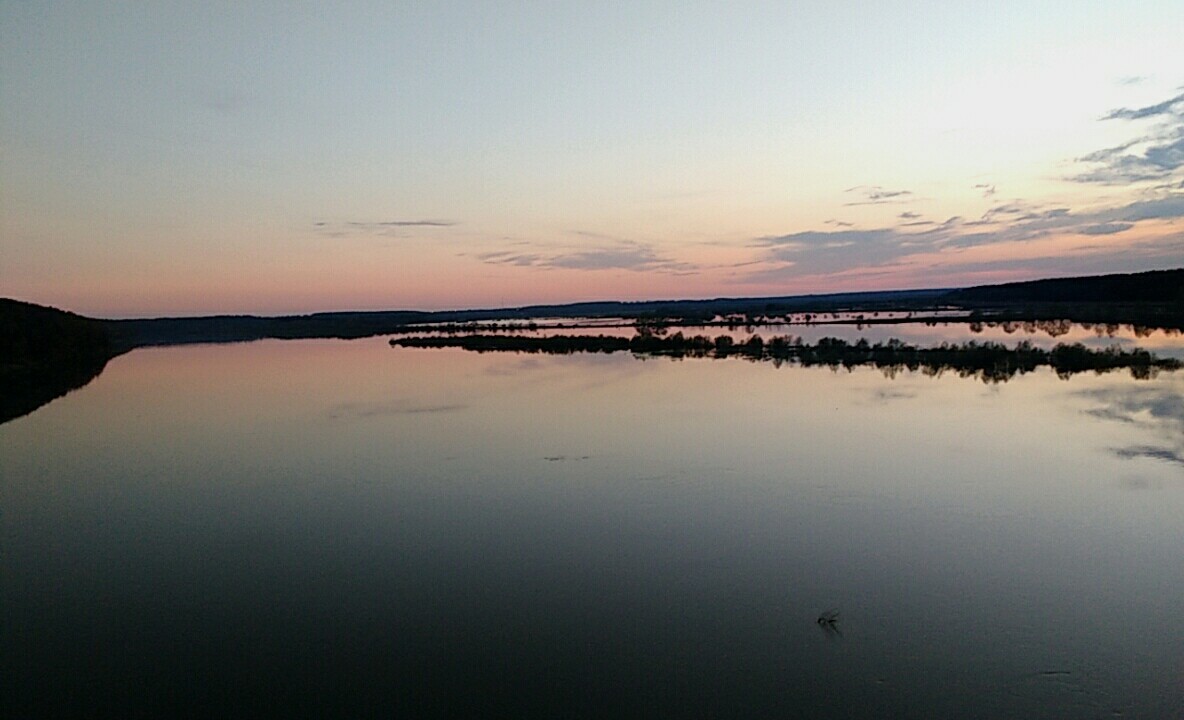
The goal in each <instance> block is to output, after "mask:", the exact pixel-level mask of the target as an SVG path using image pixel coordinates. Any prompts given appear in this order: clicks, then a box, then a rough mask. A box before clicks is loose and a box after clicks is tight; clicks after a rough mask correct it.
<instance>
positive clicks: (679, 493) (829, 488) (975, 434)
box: [0, 339, 1184, 718]
mask: <svg viewBox="0 0 1184 720" xmlns="http://www.w3.org/2000/svg"><path fill="white" fill-rule="evenodd" d="M1182 549H1184V373H1174V374H1172V373H1165V374H1161V375H1160V376H1159V377H1158V378H1156V379H1153V380H1147V381H1135V380H1133V379H1131V378H1130V376H1129V375H1127V374H1125V373H1112V374H1109V375H1103V376H1095V375H1084V376H1076V377H1074V378H1073V379H1071V380H1068V381H1065V380H1059V379H1057V378H1056V377H1055V375H1054V374H1053V373H1052V372H1051V371H1039V372H1036V373H1033V374H1031V375H1027V376H1023V377H1020V378H1017V379H1015V380H1013V381H1011V382H1008V383H1006V384H1002V385H990V386H988V385H984V384H982V383H980V382H977V381H974V380H970V379H959V378H956V377H951V376H944V377H940V378H929V377H924V376H922V375H920V374H907V373H906V374H904V375H902V376H899V377H897V378H895V379H892V380H890V379H887V378H885V377H884V376H883V375H881V374H880V373H879V372H877V371H875V370H872V369H856V370H855V371H853V372H846V371H839V372H837V373H834V372H832V371H830V370H828V369H802V368H794V367H783V368H780V369H777V368H774V367H772V366H771V365H769V364H754V363H748V362H743V361H738V360H735V361H733V360H720V361H713V360H686V361H681V362H674V361H669V360H665V359H651V360H644V361H643V360H638V359H634V358H632V357H629V356H625V355H614V356H580V355H572V356H557V357H553V356H541V357H540V356H530V357H523V356H515V355H476V354H467V353H464V352H463V351H452V350H426V351H416V350H396V349H391V348H389V347H387V346H386V343H385V340H383V339H373V340H365V341H352V342H337V341H301V342H260V343H253V344H247V345H228V346H205V347H186V348H171V349H156V350H138V351H135V352H133V353H130V354H128V355H125V356H122V357H119V358H116V359H115V360H113V361H112V362H111V363H110V364H109V365H108V367H107V369H106V370H105V371H104V373H103V375H102V376H100V377H99V378H98V379H97V380H96V381H94V382H93V383H91V384H90V385H88V386H87V387H85V388H83V389H82V390H80V391H77V392H75V393H73V394H71V395H69V396H67V397H66V398H63V399H61V400H57V401H55V402H53V403H51V404H50V405H48V406H45V407H44V408H42V409H40V410H38V411H37V412H35V413H33V414H32V415H29V416H27V417H24V418H22V419H19V420H16V421H14V422H11V423H8V424H5V425H3V426H0V608H2V613H0V703H2V705H0V715H3V716H5V717H53V716H87V715H94V716H98V715H100V714H102V715H111V714H112V713H113V712H114V713H117V714H122V715H123V716H125V717H136V716H142V717H160V716H166V715H184V714H190V715H194V716H203V717H205V716H227V715H253V714H262V713H264V712H267V713H270V714H276V713H280V714H288V715H292V716H301V715H304V716H325V715H342V716H365V715H368V714H370V713H373V712H375V711H386V710H389V709H394V710H397V711H403V712H404V714H406V715H409V716H413V715H452V716H456V717H469V716H482V715H486V716H495V715H500V716H510V717H521V716H527V715H547V716H559V717H604V716H612V715H623V714H635V715H636V714H641V713H645V714H649V715H653V716H666V717H766V716H775V717H778V716H779V717H810V718H826V717H841V718H879V717H918V718H944V717H968V718H975V717H980V718H996V717H1016V718H1077V717H1080V718H1096V717H1111V716H1115V714H1116V713H1120V714H1121V716H1122V717H1128V718H1130V717H1140V718H1164V717H1175V716H1177V715H1178V713H1179V710H1180V708H1182V707H1184V605H1182V604H1181V601H1180V598H1181V597H1184V563H1181V562H1180V557H1181V550H1182ZM832 608H835V609H838V610H839V612H840V616H839V618H840V619H839V620H838V622H837V623H836V625H835V631H834V632H831V631H829V630H828V629H827V628H823V627H820V626H819V625H818V624H817V623H816V622H815V620H816V618H817V617H818V615H819V614H820V613H822V612H824V611H826V610H829V609H832ZM381 714H384V715H389V714H390V713H389V712H381Z"/></svg>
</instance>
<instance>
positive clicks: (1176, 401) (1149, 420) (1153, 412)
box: [1079, 382, 1184, 466]
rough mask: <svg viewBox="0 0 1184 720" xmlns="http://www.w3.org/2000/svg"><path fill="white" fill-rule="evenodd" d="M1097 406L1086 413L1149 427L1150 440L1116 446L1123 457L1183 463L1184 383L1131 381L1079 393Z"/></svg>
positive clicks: (1134, 425) (1146, 429)
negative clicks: (1121, 385) (1121, 384)
mask: <svg viewBox="0 0 1184 720" xmlns="http://www.w3.org/2000/svg"><path fill="white" fill-rule="evenodd" d="M1079 396H1080V397H1083V398H1085V399H1087V400H1090V401H1092V402H1093V403H1094V404H1095V407H1093V408H1091V409H1089V410H1086V413H1088V414H1089V415H1092V416H1094V417H1097V418H1102V419H1104V420H1112V421H1114V422H1120V423H1124V424H1127V425H1130V426H1132V427H1135V428H1138V429H1140V430H1143V431H1146V434H1147V436H1148V438H1149V441H1148V442H1146V443H1142V444H1138V445H1128V446H1125V447H1119V448H1114V453H1115V454H1116V455H1118V456H1119V457H1121V458H1127V459H1132V458H1151V459H1155V460H1161V461H1164V462H1171V463H1175V464H1178V465H1181V466H1184V387H1182V386H1181V385H1180V384H1179V383H1175V382H1173V383H1171V384H1168V385H1161V386H1156V387H1146V386H1134V385H1128V386H1123V387H1110V388H1100V389H1096V390H1086V391H1083V392H1081V393H1079Z"/></svg>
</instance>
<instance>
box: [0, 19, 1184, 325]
mask: <svg viewBox="0 0 1184 720" xmlns="http://www.w3.org/2000/svg"><path fill="white" fill-rule="evenodd" d="M86 5H87V6H85V7H69V8H67V7H58V6H45V5H42V4H35V3H5V4H3V5H0V152H2V153H3V160H2V162H0V296H5V297H14V298H17V299H21V300H28V301H32V302H37V303H42V304H47V305H53V306H57V307H62V308H65V309H69V310H73V311H76V312H80V313H83V314H88V315H94V316H102V317H131V316H154V315H191V314H209V313H256V314H282V313H303V312H314V311H321V310H350V309H396V308H419V309H443V308H463V307H496V306H512V305H523V304H532V303H558V302H569V301H582V300H601V299H625V300H640V299H658V298H702V297H719V296H752V295H790V294H799V293H819V292H836V291H848V290H872V289H904V288H923V287H952V286H961V285H969V284H981V283H991V282H1000V281H1008V280H1017V279H1030V278H1038V277H1051V276H1065V275H1080V274H1098V273H1106V272H1126V271H1138V270H1150V269H1163V268H1171V267H1180V266H1184V88H1182V85H1184V49H1182V48H1184V43H1180V42H1179V36H1178V31H1179V29H1180V28H1181V27H1184V4H1181V3H1178V2H1132V3H1124V4H1122V5H1121V6H1120V5H1118V4H1115V3H1080V4H1073V5H1072V6H1065V5H1064V4H1063V3H1055V4H1054V3H1041V2H1003V3H995V4H991V5H990V7H974V8H968V7H950V5H951V4H950V3H923V2H909V3H905V2H886V3H879V4H876V5H875V6H874V7H871V8H866V7H865V8H853V7H845V6H839V5H838V4H835V3H822V2H817V3H811V2H805V3H793V4H786V3H759V2H753V3H718V4H714V3H699V4H695V5H693V6H687V5H686V4H685V3H657V2H655V3H642V4H629V5H620V6H613V5H602V4H587V3H549V4H540V5H530V6H516V9H513V10H511V9H507V8H505V7H501V8H496V9H495V8H494V7H493V5H492V4H484V3H463V2H453V3H448V2H444V3H424V4H408V5H400V6H399V7H397V8H386V7H382V6H374V5H370V4H361V3H346V4H344V5H342V6H339V7H337V8H336V9H335V10H334V12H333V14H331V15H330V14H327V12H326V11H324V10H323V9H321V8H319V7H318V6H311V5H310V6H303V7H302V6H298V5H296V6H293V5H291V4H287V3H285V4H274V5H273V4H270V3H250V4H248V5H249V7H239V6H238V5H221V4H198V3H194V4H180V5H170V6H169V7H151V8H143V7H131V6H127V7H124V6H119V5H108V4H86ZM954 5H962V4H954ZM1067 7H1071V8H1072V9H1071V10H1069V9H1066V8H1067Z"/></svg>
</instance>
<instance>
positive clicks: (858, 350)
mask: <svg viewBox="0 0 1184 720" xmlns="http://www.w3.org/2000/svg"><path fill="white" fill-rule="evenodd" d="M390 344H391V345H392V346H402V347H416V348H442V347H458V348H463V349H465V350H473V351H476V352H496V351H511V352H527V353H552V354H568V353H578V352H600V353H613V352H632V353H634V354H636V355H639V356H650V355H657V356H667V357H672V358H683V357H712V358H726V357H740V358H745V359H748V360H753V361H759V360H768V361H772V362H773V363H775V364H778V365H780V364H781V363H784V362H794V363H797V364H799V365H803V366H816V365H827V366H830V367H834V368H837V367H840V366H841V367H846V368H854V367H858V366H863V365H871V366H875V367H877V368H880V369H881V370H884V372H885V374H887V375H894V374H895V373H897V372H900V371H904V370H920V371H923V372H925V373H928V374H931V375H936V374H940V373H942V372H945V371H951V372H955V373H957V374H958V375H960V376H963V377H977V378H980V379H982V380H983V381H985V382H1002V381H1006V380H1009V379H1011V378H1012V377H1015V376H1016V375H1018V374H1022V373H1027V372H1031V371H1033V370H1035V369H1036V368H1038V367H1042V366H1048V367H1051V368H1053V370H1055V371H1056V373H1057V375H1059V376H1061V377H1069V376H1071V375H1073V374H1075V373H1079V372H1087V371H1095V372H1106V371H1109V370H1116V369H1119V368H1126V369H1129V370H1130V372H1131V375H1133V376H1134V377H1136V378H1148V377H1151V376H1153V375H1154V374H1155V373H1156V372H1158V371H1159V370H1176V369H1179V368H1180V367H1181V362H1180V361H1179V360H1176V359H1174V358H1159V357H1156V356H1154V355H1152V354H1151V353H1149V352H1147V351H1146V350H1138V349H1135V350H1123V349H1121V348H1118V347H1111V348H1107V349H1104V350H1091V349H1089V348H1087V347H1085V346H1084V345H1081V344H1073V345H1065V344H1061V345H1057V346H1056V347H1054V348H1053V349H1052V350H1044V349H1041V348H1038V347H1035V346H1033V345H1032V344H1031V343H1028V342H1021V343H1019V344H1018V345H1017V346H1016V347H1014V348H1009V347H1007V346H1006V345H1003V344H1001V343H993V342H986V343H979V342H974V341H971V342H967V343H963V344H948V343H942V344H940V345H937V346H934V347H917V346H914V345H908V344H906V343H904V342H902V341H900V340H889V341H888V342H883V343H875V344H874V345H873V344H870V343H868V341H867V340H859V341H858V342H855V343H849V342H847V341H845V340H842V339H839V338H823V339H821V340H819V341H818V342H817V343H815V344H807V343H804V342H802V340H801V338H795V337H793V336H788V335H786V336H778V337H774V338H771V339H769V340H768V341H765V340H764V339H763V338H761V337H760V336H759V335H754V336H752V337H750V338H749V339H747V340H745V341H742V342H738V341H736V340H734V339H733V338H732V337H731V336H729V335H720V336H719V337H716V338H714V339H713V338H710V337H707V336H704V335H695V336H691V337H687V336H684V335H683V334H682V333H675V334H673V335H670V336H666V337H664V336H661V335H658V334H653V333H639V334H637V335H635V336H633V337H632V338H623V337H611V336H607V335H554V336H551V337H528V336H522V335H432V336H413V337H397V338H392V339H391V341H390Z"/></svg>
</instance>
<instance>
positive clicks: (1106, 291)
mask: <svg viewBox="0 0 1184 720" xmlns="http://www.w3.org/2000/svg"><path fill="white" fill-rule="evenodd" d="M946 299H947V300H949V301H951V302H969V303H992V302H1004V303H1022V302H1029V303H1032V302H1053V303H1061V302H1085V303H1133V302H1135V303H1172V302H1177V303H1178V302H1184V269H1179V270H1152V271H1150V272H1141V273H1125V274H1119V275H1094V276H1087V277H1070V278H1054V279H1049V280H1029V281H1027V282H1013V283H1004V284H1002V285H979V286H977V287H969V288H964V289H961V290H953V291H951V292H950V293H949V294H947V295H946Z"/></svg>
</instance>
